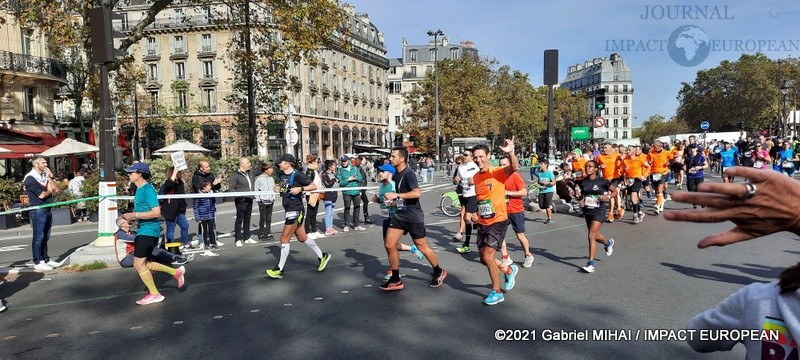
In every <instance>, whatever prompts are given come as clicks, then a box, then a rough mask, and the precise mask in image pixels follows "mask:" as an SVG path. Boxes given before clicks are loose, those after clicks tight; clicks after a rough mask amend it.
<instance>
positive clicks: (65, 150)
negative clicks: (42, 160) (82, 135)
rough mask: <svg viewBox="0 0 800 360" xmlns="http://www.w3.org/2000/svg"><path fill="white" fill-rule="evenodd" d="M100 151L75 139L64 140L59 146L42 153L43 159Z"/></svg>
mask: <svg viewBox="0 0 800 360" xmlns="http://www.w3.org/2000/svg"><path fill="white" fill-rule="evenodd" d="M98 151H100V148H99V147H97V146H94V145H90V144H86V143H82V142H80V141H78V140H75V139H69V138H68V139H64V141H62V142H61V144H58V145H56V146H53V147H51V148H50V149H47V150H46V151H44V152H42V153H41V155H42V156H44V157H54V156H66V155H81V154H90V153H94V152H98Z"/></svg>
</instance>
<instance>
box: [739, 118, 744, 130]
mask: <svg viewBox="0 0 800 360" xmlns="http://www.w3.org/2000/svg"><path fill="white" fill-rule="evenodd" d="M741 130H744V121H741V120H740V121H739V131H741Z"/></svg>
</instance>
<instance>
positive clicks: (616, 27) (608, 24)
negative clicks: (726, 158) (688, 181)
mask: <svg viewBox="0 0 800 360" xmlns="http://www.w3.org/2000/svg"><path fill="white" fill-rule="evenodd" d="M347 2H348V3H349V4H351V5H353V6H355V8H356V11H357V12H365V13H367V14H369V17H370V20H372V22H373V23H374V24H375V25H376V26H377V27H378V30H379V31H380V32H382V33H383V34H384V37H385V43H386V47H387V50H388V54H387V56H388V57H389V58H393V57H400V55H401V51H402V39H403V38H406V39H408V41H409V43H411V44H423V43H426V42H427V41H428V36H427V34H426V32H427V31H428V30H436V29H442V31H443V32H444V33H445V34H446V35H447V36H449V37H450V41H451V43H454V42H458V41H460V40H472V41H473V42H475V45H476V47H477V48H478V49H479V51H480V52H481V54H482V55H483V56H487V57H491V58H495V59H497V60H498V61H499V62H500V63H501V64H503V65H509V66H510V67H511V68H512V69H515V70H520V71H522V72H524V73H528V74H529V75H530V78H531V82H532V83H533V85H535V86H540V85H542V71H543V70H542V66H543V65H542V57H543V52H544V50H545V49H558V50H559V79H560V80H563V78H564V76H565V75H566V72H567V67H568V66H569V65H574V64H576V63H583V62H584V61H585V60H590V59H592V58H595V57H608V56H609V55H610V54H611V53H612V52H617V53H619V54H620V55H622V57H623V59H624V60H625V62H626V63H628V66H629V67H630V68H631V70H632V76H633V84H634V88H635V91H636V92H635V95H634V104H633V113H634V116H636V117H637V118H638V120H637V121H636V125H637V126H638V125H639V124H640V123H641V122H642V121H644V120H646V119H647V118H648V117H649V116H651V115H653V114H661V115H664V116H665V117H667V118H669V117H670V116H672V115H674V114H675V110H676V107H677V105H678V102H677V100H676V96H677V93H678V90H679V89H680V85H681V82H692V81H693V80H694V78H695V75H696V74H697V71H699V70H702V69H707V68H711V67H715V66H717V65H718V64H719V62H720V61H723V60H736V59H738V58H739V56H741V54H742V53H755V52H756V51H757V50H753V51H748V49H747V48H745V49H744V51H741V50H739V51H737V50H735V49H724V48H721V49H718V50H712V51H711V52H710V54H709V55H708V57H707V58H706V59H705V60H704V61H703V62H702V63H700V64H699V65H696V66H694V67H686V66H681V65H679V64H678V63H676V62H675V61H673V60H672V58H671V57H670V54H669V52H668V51H667V48H666V43H667V41H666V40H667V39H668V38H669V37H670V34H671V33H672V32H673V31H674V30H675V29H677V28H678V27H680V26H683V25H694V26H697V27H699V28H701V29H702V30H703V31H704V32H705V33H706V34H707V35H708V38H709V39H710V40H712V41H719V40H732V41H736V40H741V41H748V40H751V41H755V42H751V43H750V44H751V45H753V44H757V42H758V41H764V42H765V44H766V45H763V46H762V48H761V49H762V50H761V52H763V53H764V54H766V55H767V56H768V57H769V58H772V59H778V58H785V57H788V56H793V57H798V56H800V50H798V49H797V48H796V46H798V44H800V22H798V21H797V19H798V18H800V1H797V0H730V1H728V2H722V1H719V2H716V1H710V2H702V1H698V0H692V1H685V0H678V1H674V0H670V1H633V0H606V1H588V0H566V1H545V0H482V1H481V0H349V1H347ZM686 4H691V6H692V8H691V9H690V12H689V13H684V9H682V8H677V7H676V6H683V5H686ZM694 6H701V7H702V8H703V9H708V10H707V12H706V15H705V17H704V16H703V15H702V14H700V13H698V12H697V11H695V10H696V9H695V8H694ZM648 7H649V9H650V11H647V10H646V9H648ZM668 7H669V8H668ZM714 9H716V10H717V11H718V12H716V13H714V12H713V10H714ZM676 10H677V12H676ZM645 13H647V14H648V15H647V18H646V19H643V18H642V17H643V16H645V15H644V14H645ZM670 13H671V14H672V15H676V14H677V15H678V16H679V18H678V19H669V18H668V14H670ZM712 15H713V16H712ZM654 16H655V17H658V18H660V19H654V18H653V17H654ZM720 17H722V18H723V19H720ZM792 18H794V20H792ZM612 40H613V41H615V42H617V43H619V42H620V41H622V40H626V41H627V40H632V41H634V42H639V41H644V42H645V44H648V43H647V42H648V41H650V40H663V42H662V43H663V44H664V46H663V47H664V48H663V51H661V50H660V49H659V50H658V51H648V50H645V51H635V50H634V49H622V50H620V49H617V50H616V51H613V50H614V49H613V47H612V46H613V45H610V41H612ZM769 40H773V41H778V42H780V41H784V42H788V41H794V46H795V48H794V49H792V48H789V49H788V50H786V51H784V49H782V48H780V47H779V45H778V44H779V43H774V45H772V48H770V45H769V43H767V42H766V41H769ZM649 44H650V46H651V49H653V48H654V46H658V47H660V46H661V45H660V44H661V43H659V42H652V41H651V42H649ZM728 44H731V43H730V42H729V43H728ZM726 46H727V45H726ZM742 46H747V43H743V45H742ZM776 96H777V95H776ZM776 101H777V100H776Z"/></svg>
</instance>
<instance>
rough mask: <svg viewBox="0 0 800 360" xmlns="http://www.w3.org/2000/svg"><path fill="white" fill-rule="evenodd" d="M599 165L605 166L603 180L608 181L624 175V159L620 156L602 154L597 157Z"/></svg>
mask: <svg viewBox="0 0 800 360" xmlns="http://www.w3.org/2000/svg"><path fill="white" fill-rule="evenodd" d="M597 162H598V165H605V167H604V168H603V169H602V170H603V178H604V179H606V180H612V179H616V178H618V177H620V176H621V175H622V171H621V169H620V168H621V167H622V158H621V157H620V156H619V154H616V153H615V154H610V155H606V154H600V156H598V157H597Z"/></svg>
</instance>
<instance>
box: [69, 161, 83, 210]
mask: <svg viewBox="0 0 800 360" xmlns="http://www.w3.org/2000/svg"><path fill="white" fill-rule="evenodd" d="M84 175H85V174H84V173H83V172H82V171H80V170H78V172H77V173H75V177H74V178H72V180H70V181H69V185H68V186H67V188H68V189H69V192H70V193H71V194H72V196H73V197H75V198H81V197H82V196H83V192H81V186H83V182H84V181H85V180H86V178H85V177H84ZM75 217H76V218H78V222H81V221H84V220H86V202H85V201H81V202H79V203H77V204H75Z"/></svg>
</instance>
